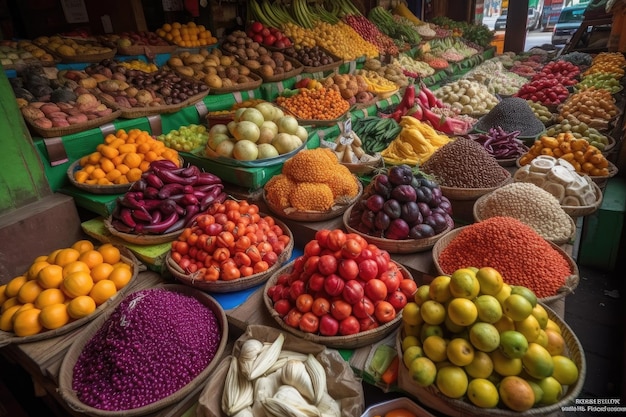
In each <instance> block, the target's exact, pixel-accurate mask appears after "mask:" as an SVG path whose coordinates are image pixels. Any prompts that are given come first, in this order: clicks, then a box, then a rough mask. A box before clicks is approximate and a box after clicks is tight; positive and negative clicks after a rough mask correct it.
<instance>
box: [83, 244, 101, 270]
mask: <svg viewBox="0 0 626 417" xmlns="http://www.w3.org/2000/svg"><path fill="white" fill-rule="evenodd" d="M78 260H79V261H81V262H84V263H86V264H87V265H88V266H89V269H91V268H93V267H94V266H96V265H99V264H101V263H102V262H103V261H104V258H103V256H102V254H101V253H100V252H98V251H97V250H95V249H92V250H88V251H87V252H83V253H82V254H81V255H80V257H79V258H78Z"/></svg>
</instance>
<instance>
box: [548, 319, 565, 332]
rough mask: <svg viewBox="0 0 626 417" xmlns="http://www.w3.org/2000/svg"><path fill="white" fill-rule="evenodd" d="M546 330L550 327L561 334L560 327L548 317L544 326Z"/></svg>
mask: <svg viewBox="0 0 626 417" xmlns="http://www.w3.org/2000/svg"><path fill="white" fill-rule="evenodd" d="M545 329H546V330H548V329H550V330H554V331H555V332H557V333H558V334H561V328H560V327H559V325H558V324H557V323H556V322H555V321H553V320H552V319H548V323H547V324H546V327H545Z"/></svg>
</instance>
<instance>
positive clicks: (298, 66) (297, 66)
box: [238, 55, 304, 83]
mask: <svg viewBox="0 0 626 417" xmlns="http://www.w3.org/2000/svg"><path fill="white" fill-rule="evenodd" d="M238 60H239V62H240V63H241V64H242V65H245V64H244V63H245V60H242V59H241V58H238ZM285 61H289V62H291V65H292V67H293V68H292V69H291V71H287V72H284V73H282V74H275V75H271V76H269V77H264V76H263V74H261V73H260V72H259V70H256V69H250V71H251V72H254V73H255V74H256V75H258V76H259V77H261V78H262V79H263V82H266V83H273V82H278V81H284V80H286V79H287V78H291V77H295V76H296V75H298V74H300V73H301V72H302V71H303V70H304V65H302V63H301V62H300V61H298V60H296V59H293V58H291V57H288V56H286V55H285Z"/></svg>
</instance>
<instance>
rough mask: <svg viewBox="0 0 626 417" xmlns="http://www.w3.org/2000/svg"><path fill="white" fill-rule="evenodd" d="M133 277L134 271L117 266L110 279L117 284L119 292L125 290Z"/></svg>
mask: <svg viewBox="0 0 626 417" xmlns="http://www.w3.org/2000/svg"><path fill="white" fill-rule="evenodd" d="M132 277H133V273H132V271H131V270H130V269H129V268H127V267H125V266H116V267H115V268H113V271H111V274H109V278H108V279H110V280H111V281H113V283H114V284H115V288H117V290H118V291H119V290H121V289H122V288H124V287H125V286H126V285H127V284H128V283H129V282H130V280H131V278H132Z"/></svg>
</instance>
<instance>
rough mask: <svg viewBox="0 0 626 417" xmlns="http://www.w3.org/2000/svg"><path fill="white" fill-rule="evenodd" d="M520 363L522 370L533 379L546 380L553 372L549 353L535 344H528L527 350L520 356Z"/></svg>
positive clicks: (552, 363)
mask: <svg viewBox="0 0 626 417" xmlns="http://www.w3.org/2000/svg"><path fill="white" fill-rule="evenodd" d="M522 363H523V364H524V370H525V371H526V372H527V373H528V375H530V376H532V377H533V378H537V379H541V378H546V377H549V376H550V375H552V372H553V371H554V361H553V360H552V356H551V355H550V352H548V350H547V349H546V348H544V347H543V346H541V345H539V344H537V343H529V344H528V350H527V351H526V354H524V356H522Z"/></svg>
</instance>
